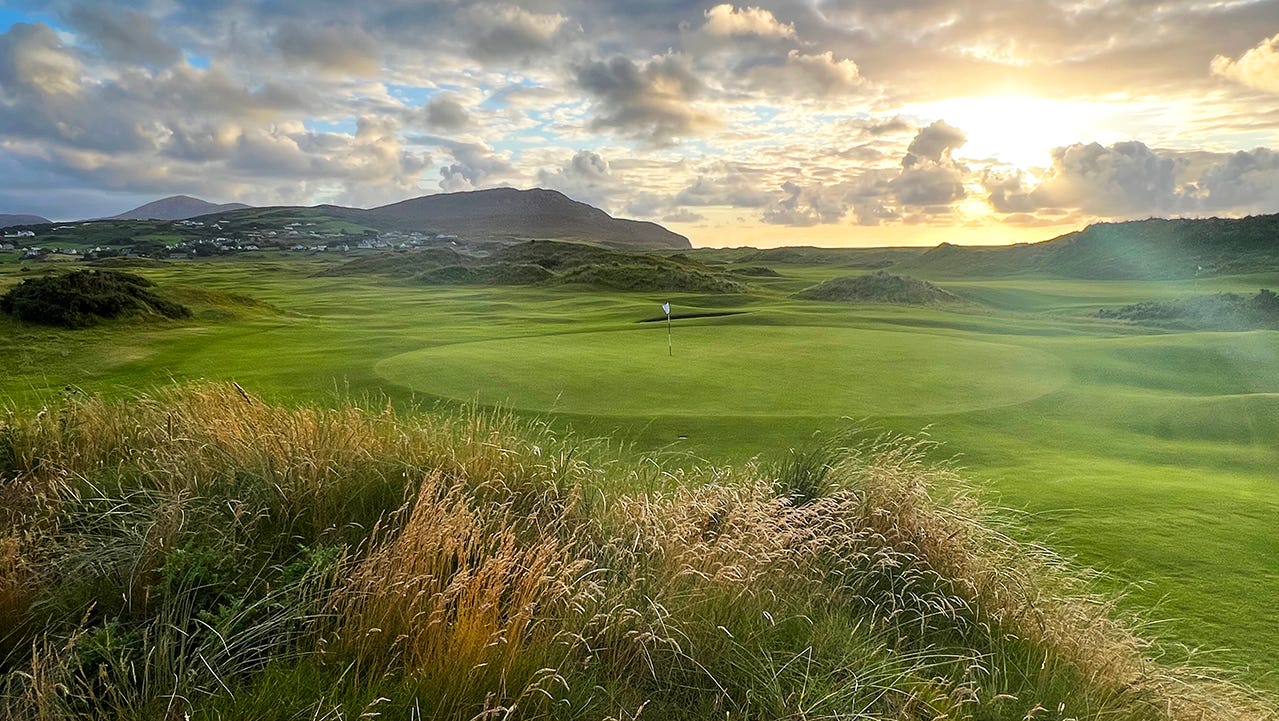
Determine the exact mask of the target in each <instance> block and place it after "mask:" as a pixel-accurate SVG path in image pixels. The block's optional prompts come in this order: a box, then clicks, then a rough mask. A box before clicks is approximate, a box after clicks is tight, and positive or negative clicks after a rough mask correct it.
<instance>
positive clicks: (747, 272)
mask: <svg viewBox="0 0 1279 721" xmlns="http://www.w3.org/2000/svg"><path fill="white" fill-rule="evenodd" d="M732 272H733V273H734V274H735V275H743V276H746V277H747V278H780V277H782V274H781V273H778V272H777V271H775V270H773V269H772V268H769V267H767V266H763V265H748V266H746V267H744V268H733V270H732Z"/></svg>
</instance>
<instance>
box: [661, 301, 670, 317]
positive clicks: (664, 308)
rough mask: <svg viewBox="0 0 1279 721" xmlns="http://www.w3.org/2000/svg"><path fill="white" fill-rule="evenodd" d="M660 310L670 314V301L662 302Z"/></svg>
mask: <svg viewBox="0 0 1279 721" xmlns="http://www.w3.org/2000/svg"><path fill="white" fill-rule="evenodd" d="M662 311H663V312H665V313H666V315H670V314H671V304H670V303H663V304H662Z"/></svg>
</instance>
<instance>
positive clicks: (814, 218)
mask: <svg viewBox="0 0 1279 721" xmlns="http://www.w3.org/2000/svg"><path fill="white" fill-rule="evenodd" d="M782 193H783V194H784V195H783V197H782V198H781V199H780V200H778V201H777V202H776V203H774V204H773V206H772V207H770V208H768V209H767V210H765V211H764V214H763V216H761V218H760V219H761V220H763V221H764V222H765V223H768V224H770V225H790V226H800V227H803V226H810V225H818V224H819V223H837V222H839V221H840V220H842V219H843V217H844V216H845V215H847V214H848V208H849V206H848V198H847V189H846V188H844V187H841V186H821V185H815V186H807V187H805V186H801V185H799V184H798V183H794V182H791V181H789V180H788V181H786V182H785V183H782Z"/></svg>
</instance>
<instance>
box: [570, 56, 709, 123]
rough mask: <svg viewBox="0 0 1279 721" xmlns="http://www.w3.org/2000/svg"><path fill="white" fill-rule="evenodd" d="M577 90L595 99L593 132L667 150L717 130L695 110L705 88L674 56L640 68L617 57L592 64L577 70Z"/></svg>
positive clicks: (703, 115) (665, 57)
mask: <svg viewBox="0 0 1279 721" xmlns="http://www.w3.org/2000/svg"><path fill="white" fill-rule="evenodd" d="M576 81H577V84H578V86H579V87H580V88H581V89H583V90H585V91H586V92H588V93H590V94H591V95H592V96H594V97H595V98H596V100H597V105H598V110H599V114H598V115H597V116H596V117H595V119H594V120H592V121H591V127H592V128H594V129H597V130H599V129H611V130H616V131H618V132H620V133H621V134H623V135H626V136H628V137H633V138H637V139H641V140H645V141H647V142H650V143H652V144H654V145H670V144H672V143H674V142H676V141H677V140H679V139H681V138H685V137H688V136H691V135H697V134H699V133H702V132H704V131H706V130H707V129H709V128H712V127H715V126H716V125H718V121H717V120H716V118H714V117H713V116H711V115H710V114H708V113H705V112H703V111H700V110H698V109H697V108H695V107H694V106H693V102H694V101H695V100H696V98H697V96H698V95H700V94H701V93H702V92H703V91H704V90H705V85H703V84H702V81H701V80H699V79H698V78H697V77H696V76H694V75H693V73H692V72H691V71H690V70H689V69H688V68H687V67H686V66H685V65H684V63H683V62H682V61H680V60H679V59H678V58H676V57H674V56H670V55H668V56H664V57H661V58H657V59H654V60H651V61H650V62H649V63H648V64H646V65H644V66H643V67H640V66H639V65H636V64H635V63H634V62H632V61H631V60H630V59H628V58H625V57H621V56H617V57H614V58H612V59H610V60H607V61H593V62H588V63H586V64H584V65H581V66H580V67H578V68H577V71H576Z"/></svg>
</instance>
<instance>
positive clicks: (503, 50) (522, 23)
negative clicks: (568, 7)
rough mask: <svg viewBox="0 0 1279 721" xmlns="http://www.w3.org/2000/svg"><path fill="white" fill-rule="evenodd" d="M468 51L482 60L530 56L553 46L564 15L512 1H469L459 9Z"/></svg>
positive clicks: (564, 19) (546, 52) (548, 50)
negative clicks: (466, 37)
mask: <svg viewBox="0 0 1279 721" xmlns="http://www.w3.org/2000/svg"><path fill="white" fill-rule="evenodd" d="M461 18H462V25H463V27H464V28H465V31H466V33H467V35H468V41H469V44H468V52H469V53H470V54H471V56H472V57H475V58H478V59H480V60H485V61H500V60H514V59H525V60H527V59H529V58H532V57H537V56H540V55H546V54H549V53H551V52H553V51H554V50H555V37H556V35H557V34H558V33H559V31H560V29H561V28H562V27H563V26H564V24H565V21H566V18H565V17H564V16H562V15H559V14H544V13H535V12H530V11H528V10H525V9H523V8H520V7H517V6H515V5H498V6H496V7H494V6H492V5H472V6H470V7H469V8H468V9H466V10H464V11H462V12H461Z"/></svg>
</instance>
